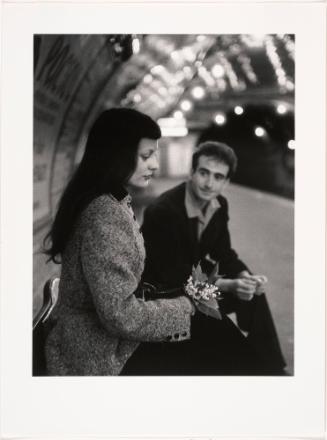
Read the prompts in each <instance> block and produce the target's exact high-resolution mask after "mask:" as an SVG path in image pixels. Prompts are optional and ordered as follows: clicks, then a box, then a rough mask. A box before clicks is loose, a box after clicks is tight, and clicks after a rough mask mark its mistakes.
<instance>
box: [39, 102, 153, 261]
mask: <svg viewBox="0 0 327 440" xmlns="http://www.w3.org/2000/svg"><path fill="white" fill-rule="evenodd" d="M160 137H161V132H160V128H159V126H158V124H157V123H156V122H155V121H154V120H153V119H151V118H150V117H149V116H147V115H145V114H144V113H141V112H139V111H137V110H134V109H128V108H113V109H110V110H105V111H104V112H103V113H101V114H100V116H99V117H98V118H97V119H96V121H95V122H94V124H93V126H92V128H91V130H90V133H89V136H88V139H87V142H86V146H85V151H84V155H83V158H82V160H81V162H80V164H79V166H78V167H77V169H76V171H75V173H74V175H73V177H72V178H71V180H70V181H69V183H68V185H67V187H66V189H65V190H64V192H63V194H62V197H61V199H60V202H59V207H58V211H57V214H56V216H55V219H54V222H53V224H52V227H51V229H50V231H49V233H48V234H47V236H46V237H45V240H44V252H45V254H47V255H49V260H52V261H54V262H55V263H60V261H59V260H58V259H57V257H58V256H60V255H61V254H62V252H63V251H64V249H65V246H66V244H67V241H68V239H69V237H70V234H71V232H72V229H73V226H74V224H75V222H76V220H77V219H78V217H79V215H80V214H81V212H82V211H83V209H85V207H86V206H87V205H88V204H89V203H90V202H91V201H92V200H93V199H94V198H95V197H97V196H99V195H101V194H104V193H111V194H113V195H114V196H115V197H116V198H117V199H118V200H121V199H122V198H123V197H124V196H125V195H126V194H127V191H126V189H125V185H126V184H127V182H128V180H129V178H130V177H131V175H132V174H133V172H134V171H135V168H136V164H137V151H138V145H139V142H140V140H141V139H143V138H148V139H154V140H156V139H159V138H160ZM46 243H50V245H49V247H48V248H47V247H46Z"/></svg>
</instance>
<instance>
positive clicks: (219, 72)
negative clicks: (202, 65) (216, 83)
mask: <svg viewBox="0 0 327 440" xmlns="http://www.w3.org/2000/svg"><path fill="white" fill-rule="evenodd" d="M211 73H212V75H213V76H214V77H215V78H222V77H223V76H224V75H225V69H224V68H223V66H222V65H220V64H215V65H214V66H213V67H212V69H211Z"/></svg>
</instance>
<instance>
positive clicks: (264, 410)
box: [0, 2, 326, 439]
mask: <svg viewBox="0 0 327 440" xmlns="http://www.w3.org/2000/svg"><path fill="white" fill-rule="evenodd" d="M2 15H3V26H2V80H1V81H2V94H1V108H2V111H1V128H2V130H1V174H0V175H1V391H2V392H1V422H2V433H1V435H2V436H3V437H8V438H10V437H28V438H42V439H45V438H62V437H66V438H73V437H74V438H76V437H77V438H79V437H88V438H93V437H106V438H151V439H153V438H184V439H195V438H203V439H206V438H210V439H213V438H223V437H229V438H230V437H231V436H232V437H238V438H244V437H250V438H256V437H258V438H263V437H274V438H281V437H304V438H309V437H318V438H319V437H323V436H324V433H325V295H324V294H325V147H326V142H325V141H326V129H325V124H326V102H325V101H326V85H325V83H326V64H325V59H326V27H325V26H326V24H325V16H326V4H325V3H320V2H311V3H310V2H307V3H303V2H300V3H289V2H288V3H287V2H285V3H282V2H279V3H277V2H275V3H251V4H244V3H243V2H241V3H231V4H227V3H202V4H199V3H187V4H186V3H185V2H179V3H156V4H150V3H147V2H144V3H135V2H130V3H127V2H124V3H121V4H119V3H93V4H88V3H83V4H76V3H74V2H71V3H59V2H58V3H43V4H40V3H39V2H31V3H24V2H21V3H14V2H8V3H3V5H2ZM46 33H54V34H58V33H62V34H65V33H68V34H69V33H74V34H88V33H97V34H101V33H103V34H105V33H110V34H115V33H136V34H138V33H139V34H151V33H155V34H161V33H162V34H164V33H183V34H192V33H204V34H208V33H212V34H226V33H235V34H240V33H250V34H251V33H265V34H268V33H294V34H295V47H296V112H295V124H296V137H295V139H296V154H295V156H296V166H295V170H296V179H295V180H296V186H295V372H294V376H293V377H200V378H192V377H162V378H155V377H143V378H141V377H137V378H136V377H135V378H133V377H86V378H77V377H72V378H69V377H64V378H62V377H61V378H59V377H58V378H56V377H51V378H47V377H32V375H31V357H32V352H31V347H32V343H31V336H32V335H31V311H32V285H33V283H32V274H33V270H32V230H33V227H32V226H33V213H32V206H33V204H32V194H33V191H32V180H33V179H32V167H33V142H32V136H33V35H34V34H46Z"/></svg>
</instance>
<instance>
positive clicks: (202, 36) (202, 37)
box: [196, 35, 207, 43]
mask: <svg viewBox="0 0 327 440" xmlns="http://www.w3.org/2000/svg"><path fill="white" fill-rule="evenodd" d="M206 38H207V37H206V36H205V35H198V36H197V37H196V39H197V41H199V42H200V43H201V41H204V40H205V39H206Z"/></svg>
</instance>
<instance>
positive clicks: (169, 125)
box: [158, 118, 188, 137]
mask: <svg viewBox="0 0 327 440" xmlns="http://www.w3.org/2000/svg"><path fill="white" fill-rule="evenodd" d="M158 124H159V126H160V129H161V134H162V136H164V137H182V136H186V135H187V133H188V130H187V127H186V121H185V119H184V118H183V119H175V118H160V119H158Z"/></svg>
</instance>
